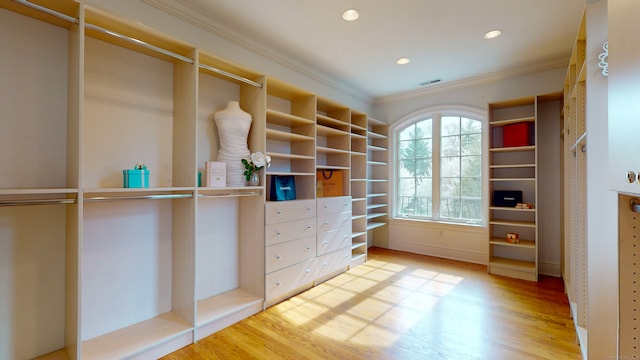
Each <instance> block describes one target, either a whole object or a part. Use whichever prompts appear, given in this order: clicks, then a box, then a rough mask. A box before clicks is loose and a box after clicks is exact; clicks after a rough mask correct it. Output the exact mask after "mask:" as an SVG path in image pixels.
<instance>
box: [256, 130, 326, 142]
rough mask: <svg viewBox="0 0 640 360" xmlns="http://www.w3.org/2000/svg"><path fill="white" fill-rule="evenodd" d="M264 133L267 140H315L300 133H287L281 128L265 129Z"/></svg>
mask: <svg viewBox="0 0 640 360" xmlns="http://www.w3.org/2000/svg"><path fill="white" fill-rule="evenodd" d="M265 133H266V135H267V139H268V140H276V141H290V142H296V141H312V142H313V141H315V140H316V139H315V138H314V137H312V136H306V135H300V134H295V133H289V132H286V131H281V130H274V129H266V130H265Z"/></svg>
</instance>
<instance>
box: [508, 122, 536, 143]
mask: <svg viewBox="0 0 640 360" xmlns="http://www.w3.org/2000/svg"><path fill="white" fill-rule="evenodd" d="M529 125H530V124H529V123H528V122H521V123H516V124H509V125H505V126H504V127H503V129H502V143H503V146H504V147H515V146H528V145H531V143H530V142H529V136H530V132H529Z"/></svg>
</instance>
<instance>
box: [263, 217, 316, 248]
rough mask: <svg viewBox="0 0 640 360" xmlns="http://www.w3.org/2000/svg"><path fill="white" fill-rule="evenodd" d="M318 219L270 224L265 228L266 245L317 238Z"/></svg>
mask: <svg viewBox="0 0 640 360" xmlns="http://www.w3.org/2000/svg"><path fill="white" fill-rule="evenodd" d="M315 234H316V218H315V217H311V218H306V219H300V220H294V221H288V222H284V223H276V224H269V225H267V226H266V227H265V245H267V246H269V245H274V244H279V243H282V242H286V241H290V240H294V239H300V238H303V237H309V236H315Z"/></svg>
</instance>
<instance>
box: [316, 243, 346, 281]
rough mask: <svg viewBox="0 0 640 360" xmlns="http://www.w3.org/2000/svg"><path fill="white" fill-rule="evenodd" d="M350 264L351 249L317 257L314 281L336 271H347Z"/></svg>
mask: <svg viewBox="0 0 640 360" xmlns="http://www.w3.org/2000/svg"><path fill="white" fill-rule="evenodd" d="M350 262H351V247H348V248H344V249H340V250H338V251H334V252H332V253H329V254H326V255H322V256H320V257H318V271H317V275H316V279H322V278H324V277H325V276H327V275H332V274H334V273H336V272H337V271H338V270H341V269H342V270H347V268H348V266H349V263H350Z"/></svg>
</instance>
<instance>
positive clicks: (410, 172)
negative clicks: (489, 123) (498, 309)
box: [392, 108, 486, 224]
mask: <svg viewBox="0 0 640 360" xmlns="http://www.w3.org/2000/svg"><path fill="white" fill-rule="evenodd" d="M485 122H486V115H485V114H484V113H483V112H481V111H478V110H475V109H474V110H469V109H459V108H458V109H456V108H452V109H448V108H447V109H444V108H439V109H426V110H423V111H420V112H417V113H414V114H412V115H410V116H408V117H406V118H405V119H404V120H401V121H400V122H398V124H397V125H395V126H394V127H392V134H393V141H394V146H393V148H394V157H395V160H396V161H395V164H396V165H395V169H394V170H395V172H394V173H395V177H394V199H395V201H394V216H396V217H402V218H416V219H429V220H437V221H445V222H455V223H477V224H481V223H483V222H484V202H483V200H484V194H485V193H486V192H485V191H484V188H485V187H484V182H483V177H484V176H483V175H484V171H483V169H484V168H485V166H484V164H485V163H486V162H485V160H484V152H485V150H484V148H485V146H484V144H485V140H484V139H485V134H484V131H485V130H484V129H485V126H484V124H485Z"/></svg>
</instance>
